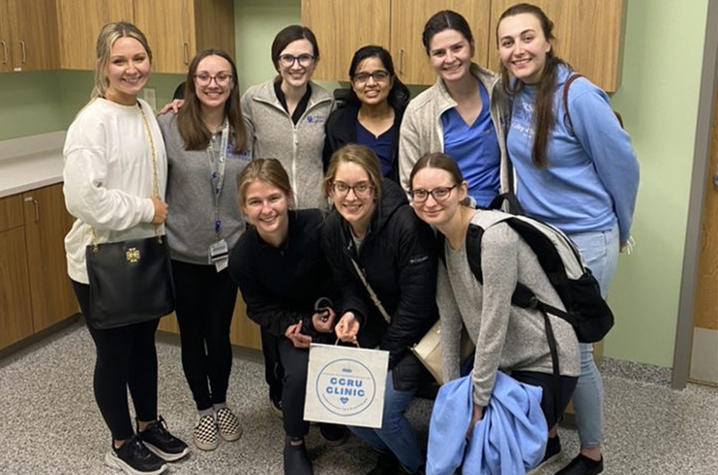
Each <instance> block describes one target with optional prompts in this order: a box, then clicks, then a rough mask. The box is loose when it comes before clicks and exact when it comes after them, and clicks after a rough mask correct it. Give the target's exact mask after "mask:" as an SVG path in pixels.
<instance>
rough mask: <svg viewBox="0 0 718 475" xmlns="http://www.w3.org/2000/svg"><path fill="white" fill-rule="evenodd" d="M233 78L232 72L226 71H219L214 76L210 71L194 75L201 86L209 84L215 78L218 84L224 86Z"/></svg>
mask: <svg viewBox="0 0 718 475" xmlns="http://www.w3.org/2000/svg"><path fill="white" fill-rule="evenodd" d="M231 78H232V74H231V73H227V72H224V71H223V72H220V73H217V74H215V75H214V76H212V75H211V74H209V73H199V74H195V75H194V79H195V80H196V81H197V83H198V84H199V85H201V86H206V85H208V84H209V83H211V82H212V80H213V79H214V82H216V83H217V85H219V86H224V85H225V84H227V83H228V82H229V80H230V79H231Z"/></svg>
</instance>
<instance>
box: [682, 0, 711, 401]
mask: <svg viewBox="0 0 718 475" xmlns="http://www.w3.org/2000/svg"><path fill="white" fill-rule="evenodd" d="M717 88H718V0H708V15H707V20H706V35H705V42H704V46H703V68H702V73H701V84H700V94H699V99H698V119H697V123H696V139H695V147H694V155H693V170H692V174H691V190H690V199H689V206H688V221H687V224H686V240H685V247H684V254H683V271H682V273H681V275H682V277H681V293H680V299H679V303H678V319H677V322H676V339H675V345H674V351H673V371H672V376H671V386H672V387H673V388H674V389H683V388H685V387H686V383H687V382H688V376H689V371H690V364H691V350H692V346H693V315H694V309H695V298H696V280H697V277H698V261H699V259H700V247H701V221H702V219H703V209H704V207H705V195H706V186H705V184H706V178H707V177H708V175H709V174H713V173H716V172H718V170H709V169H708V166H709V163H710V153H711V127H712V125H713V120H717V121H718V117H715V118H714V117H713V106H714V100H715V94H716V89H717Z"/></svg>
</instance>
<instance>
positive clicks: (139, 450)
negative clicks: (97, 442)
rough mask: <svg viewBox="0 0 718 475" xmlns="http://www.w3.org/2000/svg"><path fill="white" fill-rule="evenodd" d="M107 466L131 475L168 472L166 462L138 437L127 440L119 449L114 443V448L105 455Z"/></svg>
mask: <svg viewBox="0 0 718 475" xmlns="http://www.w3.org/2000/svg"><path fill="white" fill-rule="evenodd" d="M105 464H106V465H107V466H109V467H112V468H114V469H115V470H121V471H123V472H125V473H129V474H131V475H134V474H143V475H158V474H160V473H162V472H164V471H165V470H167V464H165V462H164V460H162V459H161V458H159V457H158V456H156V455H155V454H153V453H152V452H150V451H149V450H147V447H145V444H143V443H142V441H141V440H140V439H138V438H137V436H133V437H132V438H131V439H128V440H126V441H125V443H124V444H122V447H120V448H119V449H116V448H115V443H114V442H112V448H111V449H110V451H109V452H107V455H105Z"/></svg>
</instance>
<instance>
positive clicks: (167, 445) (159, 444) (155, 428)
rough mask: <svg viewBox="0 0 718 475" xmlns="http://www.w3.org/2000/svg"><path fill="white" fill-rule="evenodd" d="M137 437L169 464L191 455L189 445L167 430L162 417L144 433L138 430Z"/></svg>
mask: <svg viewBox="0 0 718 475" xmlns="http://www.w3.org/2000/svg"><path fill="white" fill-rule="evenodd" d="M137 437H139V438H140V440H141V441H142V442H144V443H145V445H146V446H147V448H148V449H150V450H151V451H152V452H154V453H155V454H157V455H158V456H159V457H161V458H162V459H164V460H165V461H167V462H174V461H176V460H179V459H181V458H182V457H184V456H185V455H187V454H188V453H189V448H188V447H187V444H185V443H184V442H182V441H181V440H179V439H178V438H177V437H175V436H173V435H172V434H170V432H169V431H168V430H167V424H166V423H165V420H164V419H163V418H162V416H160V417H159V418H158V419H157V420H156V421H153V422H151V423H150V425H148V426H147V427H146V428H145V430H143V431H142V432H140V431H139V428H138V430H137Z"/></svg>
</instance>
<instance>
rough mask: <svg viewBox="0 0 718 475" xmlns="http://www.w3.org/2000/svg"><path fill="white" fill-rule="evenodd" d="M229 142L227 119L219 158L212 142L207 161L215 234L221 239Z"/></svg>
mask: <svg viewBox="0 0 718 475" xmlns="http://www.w3.org/2000/svg"><path fill="white" fill-rule="evenodd" d="M228 141H229V121H228V120H227V119H226V118H225V119H224V123H223V124H222V138H221V140H220V142H219V157H217V156H216V152H215V150H214V144H213V142H212V141H210V143H209V146H208V147H207V152H208V155H207V159H208V160H209V169H210V170H211V173H210V175H209V182H210V185H211V186H212V197H213V198H214V233H215V234H216V235H217V238H218V239H219V230H220V228H221V227H222V220H220V219H219V195H220V194H221V193H222V187H223V186H224V168H225V162H226V160H227V143H228Z"/></svg>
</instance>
